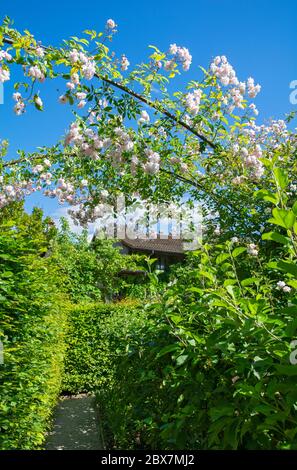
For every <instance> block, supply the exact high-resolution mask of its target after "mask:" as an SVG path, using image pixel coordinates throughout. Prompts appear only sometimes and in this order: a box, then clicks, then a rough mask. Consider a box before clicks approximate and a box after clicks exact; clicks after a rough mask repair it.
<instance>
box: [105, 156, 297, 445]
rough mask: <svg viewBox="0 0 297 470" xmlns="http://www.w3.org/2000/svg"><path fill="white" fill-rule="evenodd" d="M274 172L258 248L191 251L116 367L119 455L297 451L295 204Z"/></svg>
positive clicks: (239, 243)
mask: <svg viewBox="0 0 297 470" xmlns="http://www.w3.org/2000/svg"><path fill="white" fill-rule="evenodd" d="M268 164H270V163H268ZM274 174H275V179H276V189H277V190H276V192H275V193H273V192H272V191H271V192H270V193H269V194H267V192H257V193H256V197H263V198H264V201H267V202H270V203H271V202H272V201H273V203H274V204H275V205H276V207H274V208H271V207H270V208H268V211H269V212H271V213H272V217H271V218H270V219H269V220H268V221H267V222H266V225H265V226H264V227H263V230H262V231H264V233H263V235H262V236H261V234H260V232H259V233H258V234H257V235H255V236H254V241H256V242H257V243H251V240H246V241H245V243H243V242H244V240H240V239H236V238H235V239H233V240H230V241H226V242H221V243H218V244H216V245H215V244H212V245H209V244H207V243H206V244H205V245H204V246H203V247H201V249H200V250H199V251H197V252H195V253H193V254H192V255H191V257H190V258H189V261H188V265H187V267H186V268H184V267H183V268H178V269H177V270H176V274H175V276H174V278H173V279H172V282H171V283H170V284H169V285H168V287H167V289H166V291H165V292H164V293H163V296H162V298H161V299H160V300H159V301H157V302H155V303H154V304H151V305H150V306H149V307H148V308H149V312H148V314H147V315H148V316H147V318H148V319H150V321H148V320H147V322H146V323H145V324H144V327H143V329H142V331H141V332H140V331H139V332H138V333H139V336H135V337H132V338H131V341H130V343H129V346H128V347H127V350H126V353H125V354H123V355H122V357H121V359H119V360H118V361H117V363H116V364H115V369H114V382H113V386H112V387H110V388H107V389H106V390H105V391H104V392H100V393H99V399H101V400H102V403H103V406H104V408H105V412H106V414H107V417H108V420H109V421H110V423H111V426H112V430H113V435H114V439H115V445H116V446H117V447H119V448H127V447H133V446H135V436H137V440H138V442H140V445H141V446H149V447H151V448H162V449H186V448H188V449H194V448H198V449H297V391H296V378H297V368H296V366H294V365H293V363H292V364H291V363H290V355H291V353H292V349H291V348H290V344H291V341H292V339H293V338H294V335H296V331H297V322H296V305H297V298H296V291H295V289H296V288H297V281H296V277H297V265H296V253H297V250H296V234H297V222H296V217H297V203H294V201H291V200H290V199H289V196H290V194H288V196H287V195H286V193H285V189H286V188H287V185H288V178H286V175H285V173H284V172H283V171H282V170H278V171H274ZM280 202H281V207H279V203H280ZM275 227H277V228H278V231H273V228H275ZM256 237H257V238H256ZM140 357H141V360H140Z"/></svg>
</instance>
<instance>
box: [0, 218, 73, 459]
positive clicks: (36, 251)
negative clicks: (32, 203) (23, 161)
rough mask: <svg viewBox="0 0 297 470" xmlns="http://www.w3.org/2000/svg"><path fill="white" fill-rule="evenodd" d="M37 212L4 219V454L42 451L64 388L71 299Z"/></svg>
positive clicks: (0, 239)
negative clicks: (63, 290) (50, 255)
mask: <svg viewBox="0 0 297 470" xmlns="http://www.w3.org/2000/svg"><path fill="white" fill-rule="evenodd" d="M50 230H51V229H50V227H48V226H47V225H46V222H44V221H43V220H42V213H41V212H40V211H38V210H36V211H34V212H33V214H32V215H28V214H24V213H22V212H21V211H16V213H15V214H14V215H13V217H9V218H5V217H3V219H2V221H1V220H0V324H1V330H0V340H1V341H2V342H3V346H4V364H0V449H2V450H9V449H39V448H41V446H42V444H43V441H44V438H45V432H46V430H47V429H48V427H49V424H50V419H51V414H52V410H53V407H54V405H55V403H56V400H57V398H58V396H59V393H60V389H61V380H62V373H63V356H64V351H65V342H64V336H65V333H66V330H67V310H68V307H67V299H65V298H64V297H63V296H62V295H61V294H59V293H58V292H59V282H60V279H61V274H60V273H59V272H58V271H57V270H56V268H55V267H54V266H53V263H52V260H51V259H50V258H44V257H42V256H41V255H42V253H44V252H45V251H46V249H47V246H48V237H49V236H50Z"/></svg>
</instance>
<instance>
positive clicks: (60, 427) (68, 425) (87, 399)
mask: <svg viewBox="0 0 297 470" xmlns="http://www.w3.org/2000/svg"><path fill="white" fill-rule="evenodd" d="M45 449H47V450H100V449H103V444H102V439H101V435H100V429H99V419H98V415H97V413H96V411H95V399H94V397H92V396H88V395H78V396H75V397H69V398H61V399H60V401H59V404H58V406H57V409H56V412H55V415H54V426H53V429H52V431H51V432H49V433H48V436H47V441H46V445H45Z"/></svg>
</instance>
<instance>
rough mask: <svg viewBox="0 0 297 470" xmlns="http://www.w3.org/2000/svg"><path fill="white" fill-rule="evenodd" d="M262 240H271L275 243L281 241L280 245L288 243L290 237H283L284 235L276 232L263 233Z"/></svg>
mask: <svg viewBox="0 0 297 470" xmlns="http://www.w3.org/2000/svg"><path fill="white" fill-rule="evenodd" d="M262 240H273V241H275V242H277V243H281V244H282V245H287V244H288V243H290V239H289V238H288V237H285V236H284V235H281V234H280V233H277V232H267V233H263V235H262Z"/></svg>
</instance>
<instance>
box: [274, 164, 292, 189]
mask: <svg viewBox="0 0 297 470" xmlns="http://www.w3.org/2000/svg"><path fill="white" fill-rule="evenodd" d="M273 174H274V176H275V179H276V182H277V184H278V186H279V187H280V188H281V189H285V188H286V187H287V186H288V183H289V179H288V175H287V173H286V172H285V170H284V169H283V168H274V170H273Z"/></svg>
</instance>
